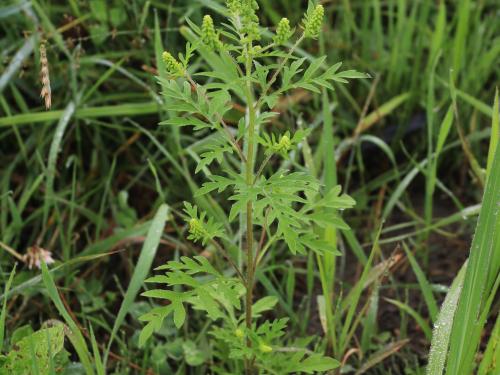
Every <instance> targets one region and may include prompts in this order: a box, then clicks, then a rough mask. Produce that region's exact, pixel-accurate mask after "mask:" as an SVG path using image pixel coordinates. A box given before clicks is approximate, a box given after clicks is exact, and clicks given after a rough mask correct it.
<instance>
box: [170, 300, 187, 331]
mask: <svg viewBox="0 0 500 375" xmlns="http://www.w3.org/2000/svg"><path fill="white" fill-rule="evenodd" d="M173 306H174V324H175V326H176V327H177V328H181V327H182V325H183V324H184V320H185V319H186V309H185V308H184V304H183V303H180V302H175V303H174V302H173Z"/></svg>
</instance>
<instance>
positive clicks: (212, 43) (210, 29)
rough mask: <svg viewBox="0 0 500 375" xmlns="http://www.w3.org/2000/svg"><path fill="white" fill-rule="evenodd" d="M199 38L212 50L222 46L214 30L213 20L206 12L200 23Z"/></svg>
mask: <svg viewBox="0 0 500 375" xmlns="http://www.w3.org/2000/svg"><path fill="white" fill-rule="evenodd" d="M201 40H202V42H203V43H204V44H205V45H206V46H207V47H208V48H210V49H211V50H213V51H218V50H220V49H221V47H222V43H221V41H220V40H219V35H218V34H217V32H216V31H215V27H214V21H213V20H212V17H210V16H209V15H208V14H207V15H206V16H205V17H203V23H202V25H201Z"/></svg>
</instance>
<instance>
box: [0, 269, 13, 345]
mask: <svg viewBox="0 0 500 375" xmlns="http://www.w3.org/2000/svg"><path fill="white" fill-rule="evenodd" d="M16 266H17V263H15V264H14V267H13V268H12V271H11V272H10V275H9V279H8V280H7V283H6V284H5V289H4V293H3V295H4V298H3V305H2V312H1V313H0V350H2V347H3V339H4V337H5V317H6V315H7V295H8V293H9V289H10V286H11V285H12V280H14V275H15V274H16Z"/></svg>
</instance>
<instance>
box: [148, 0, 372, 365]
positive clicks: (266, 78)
mask: <svg viewBox="0 0 500 375" xmlns="http://www.w3.org/2000/svg"><path fill="white" fill-rule="evenodd" d="M257 10H258V4H257V2H256V1H255V0H231V1H227V13H228V15H229V21H230V22H229V23H225V24H224V29H223V30H218V29H216V27H215V25H214V21H213V19H212V17H210V16H209V15H207V16H205V17H204V18H203V22H202V24H201V26H197V25H195V24H193V23H191V22H190V23H189V24H190V26H191V28H192V31H193V32H194V34H196V35H197V37H198V38H197V41H196V42H194V43H187V45H186V51H185V53H184V54H179V56H178V59H176V58H175V57H174V56H173V55H172V54H171V53H169V52H164V53H163V62H164V67H165V69H166V73H167V74H166V76H167V78H159V82H160V84H161V87H162V90H163V91H162V93H163V97H164V98H165V102H166V103H167V108H168V109H169V110H170V111H171V112H173V113H175V116H173V117H171V118H169V119H168V120H166V121H164V122H162V123H161V124H163V125H171V126H192V127H194V130H195V131H200V132H204V133H205V134H208V133H214V134H213V135H214V136H213V137H212V138H213V139H217V142H214V144H213V145H212V146H213V147H212V148H211V149H210V150H209V151H208V152H206V153H202V154H201V159H200V160H199V162H198V166H197V168H196V173H198V172H200V171H204V174H205V175H206V176H207V177H208V181H206V182H205V183H203V186H202V187H201V188H200V189H199V190H198V192H197V194H196V195H197V196H198V197H201V196H203V195H206V194H213V193H215V192H218V193H223V192H225V191H228V192H229V194H230V195H229V202H231V207H230V209H229V212H228V214H227V220H225V221H224V222H219V220H217V219H216V218H215V217H211V216H209V214H208V213H207V212H204V211H201V210H200V209H199V208H197V207H196V206H193V205H192V204H190V203H185V209H184V213H185V218H186V220H187V224H188V233H189V234H188V239H190V240H192V241H194V242H199V243H200V244H201V245H203V246H206V248H207V250H209V251H213V252H215V253H219V254H220V255H221V256H222V257H224V259H225V260H226V261H227V264H228V267H229V268H230V269H231V273H228V272H221V271H220V270H218V269H217V268H216V267H215V266H214V265H213V264H212V263H211V262H210V261H209V259H207V257H204V256H194V257H186V256H183V257H181V258H180V259H179V260H175V261H170V262H168V263H167V264H165V265H163V266H161V267H158V268H157V270H158V271H166V272H165V274H163V275H158V276H155V277H152V278H150V279H148V280H147V282H151V283H158V284H166V285H167V287H170V288H169V289H153V290H149V291H147V292H145V293H143V295H144V296H147V297H152V298H159V299H166V300H168V301H169V303H168V304H167V305H166V306H162V307H157V308H155V309H153V310H152V311H151V312H149V313H147V314H145V315H144V316H143V317H142V320H143V321H145V322H147V324H146V326H145V327H144V329H143V331H142V333H141V336H140V342H141V343H144V342H145V340H147V338H148V337H150V336H151V335H152V333H153V332H154V331H156V330H159V329H160V328H161V326H162V323H163V321H164V319H165V318H166V317H168V316H172V317H173V322H174V324H175V326H177V327H178V328H180V327H181V326H182V325H183V323H184V321H185V319H186V314H187V313H186V308H187V306H190V307H191V308H192V309H194V310H201V311H204V312H205V313H206V315H207V317H208V319H209V320H210V321H211V322H212V323H211V325H210V334H211V337H213V339H214V340H213V344H212V348H213V353H214V357H217V358H218V359H217V360H216V364H215V365H214V366H213V368H214V369H215V368H216V369H218V370H219V372H221V373H242V372H243V369H244V370H245V372H246V373H247V374H254V373H257V372H259V373H260V372H262V373H273V374H283V373H291V372H307V373H312V372H314V371H326V370H329V369H332V368H335V367H337V366H338V364H339V363H338V362H337V361H336V360H335V359H333V358H329V357H326V356H323V354H319V353H314V352H311V351H310V350H308V349H306V348H305V347H304V346H300V345H299V344H296V343H294V345H293V350H287V349H288V348H283V347H282V346H280V340H283V336H284V335H285V331H286V327H287V319H286V318H282V319H276V320H264V319H263V318H262V313H263V312H264V311H266V310H269V309H271V308H273V307H274V305H275V304H276V302H277V299H276V298H274V297H271V296H267V297H264V298H262V299H260V300H258V301H254V294H253V292H254V287H255V274H256V270H257V268H258V267H259V264H260V261H261V260H262V258H263V256H264V255H265V253H266V252H267V251H270V249H272V248H273V246H275V245H276V244H277V243H279V242H284V243H285V244H286V247H287V248H288V249H289V251H290V252H291V253H292V254H293V255H295V254H306V252H307V251H313V252H315V253H317V254H319V255H323V254H325V253H333V254H337V250H336V244H335V243H329V242H327V241H325V240H323V236H320V235H319V234H318V232H320V228H322V227H324V226H326V225H332V224H333V225H337V224H339V223H341V224H342V226H344V225H345V223H343V222H342V220H341V219H340V218H339V217H338V216H336V214H335V212H336V210H343V209H346V208H350V207H352V206H353V205H354V203H355V202H354V201H353V199H352V198H350V197H349V196H347V195H346V194H341V188H340V186H338V187H336V188H334V189H331V190H330V191H328V192H324V191H323V190H322V185H321V182H320V181H318V180H317V179H316V178H315V177H313V176H312V175H310V174H309V173H307V171H306V170H304V169H303V168H300V170H296V171H292V170H287V169H285V168H284V167H282V168H278V169H277V170H274V171H273V170H272V166H271V163H270V161H271V160H272V159H273V158H287V157H288V155H289V153H290V152H291V151H293V150H294V149H296V148H297V147H298V146H299V145H300V144H301V142H303V141H304V139H305V138H306V137H307V135H308V134H309V132H308V131H307V129H306V130H301V129H298V130H296V131H294V132H292V131H285V132H282V133H281V134H278V133H277V132H275V131H273V129H270V131H269V133H268V132H267V131H266V129H269V128H270V127H268V126H266V125H268V124H270V123H272V121H273V120H275V119H276V117H277V116H279V113H278V112H276V111H273V108H275V106H276V104H277V102H278V100H279V99H280V97H282V96H283V95H285V94H286V93H288V92H290V91H293V90H298V89H301V90H304V89H305V90H308V91H312V92H313V93H319V92H320V90H322V89H330V90H332V89H333V84H334V83H335V82H337V83H342V84H343V83H346V82H347V79H348V78H364V77H365V75H364V74H361V73H358V72H356V71H353V70H347V71H339V69H340V66H341V63H338V64H335V65H333V66H330V67H325V65H326V61H325V57H324V56H323V57H319V58H313V59H306V58H304V57H300V58H299V57H297V56H296V51H297V47H298V46H299V44H300V43H301V42H303V41H304V40H306V39H316V38H317V37H318V36H319V33H320V31H321V25H322V22H323V17H324V10H323V7H322V6H321V5H314V4H312V3H310V4H309V7H308V10H307V12H306V14H305V16H304V19H303V21H302V23H301V25H299V26H298V27H297V28H296V29H292V27H291V26H290V22H289V21H288V19H286V18H283V19H281V21H279V23H278V25H277V26H276V28H275V32H274V33H271V36H270V37H269V38H267V35H269V34H268V33H264V29H263V28H262V27H261V26H260V25H259V19H258V16H257ZM297 34H298V36H297ZM264 35H266V37H264ZM266 38H267V39H268V40H267V41H265V40H266ZM195 52H199V53H200V55H201V56H202V57H203V56H204V57H207V56H208V60H209V61H207V62H208V63H209V64H212V66H217V67H218V68H215V69H214V71H205V72H194V71H193V70H194V67H191V66H190V64H189V62H190V60H191V58H192V57H193V55H194V53H195ZM195 76H196V77H201V78H202V79H206V81H205V82H204V83H201V82H200V81H198V80H195V78H194V77H195ZM235 104H239V105H240V106H244V107H245V108H246V110H245V114H244V115H240V118H239V119H237V124H238V126H237V129H235V128H233V127H231V126H229V125H228V123H227V122H226V120H225V119H226V117H227V116H228V115H229V114H230V113H232V114H233V117H234V111H232V108H233V106H234V105H235ZM221 139H222V141H221ZM229 156H231V158H229ZM235 158H236V159H235ZM229 159H230V160H231V161H234V160H239V162H237V163H233V162H228V160H229ZM216 161H217V163H216ZM238 217H239V220H238V221H237V220H236V219H237V218H238ZM318 228H319V229H318ZM233 230H234V232H232V231H233ZM230 232H231V233H230ZM234 233H236V235H235V234H234ZM238 234H241V235H238ZM257 238H258V239H259V240H258V241H257ZM235 249H236V250H235ZM238 252H239V254H238ZM205 253H206V252H205ZM240 254H244V256H243V257H240V256H239V255H240ZM295 344H296V345H295Z"/></svg>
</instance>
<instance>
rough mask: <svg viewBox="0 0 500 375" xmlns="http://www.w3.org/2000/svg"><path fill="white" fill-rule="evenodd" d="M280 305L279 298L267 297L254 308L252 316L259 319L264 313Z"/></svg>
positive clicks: (256, 303)
mask: <svg viewBox="0 0 500 375" xmlns="http://www.w3.org/2000/svg"><path fill="white" fill-rule="evenodd" d="M277 303H278V298H277V297H274V296H266V297H263V298H261V299H259V300H258V301H257V302H255V303H254V304H253V306H252V316H253V317H254V318H258V317H259V316H261V313H263V312H264V311H268V310H271V309H272V308H273V307H274V306H276V304H277Z"/></svg>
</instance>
